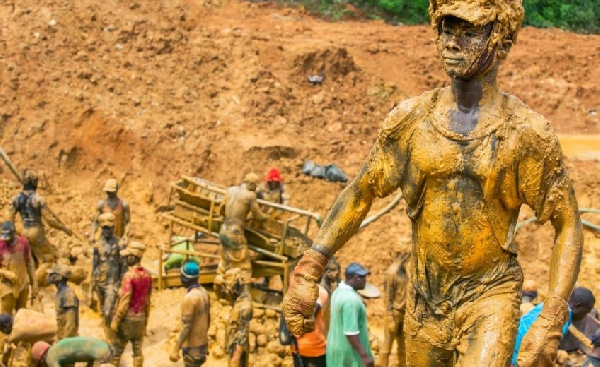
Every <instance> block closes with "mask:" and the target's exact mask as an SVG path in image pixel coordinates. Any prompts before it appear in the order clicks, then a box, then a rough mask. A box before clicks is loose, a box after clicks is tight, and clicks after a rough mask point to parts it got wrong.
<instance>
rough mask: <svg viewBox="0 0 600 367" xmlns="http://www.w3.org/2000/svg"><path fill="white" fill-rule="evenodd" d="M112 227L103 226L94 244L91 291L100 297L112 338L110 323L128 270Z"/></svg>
mask: <svg viewBox="0 0 600 367" xmlns="http://www.w3.org/2000/svg"><path fill="white" fill-rule="evenodd" d="M111 215H112V214H111ZM112 228H113V226H112V225H111V226H103V227H102V231H103V234H102V237H100V240H99V241H96V243H95V244H94V250H93V251H94V252H93V261H92V287H91V288H92V289H91V291H92V292H95V293H96V296H97V297H98V303H99V305H100V311H101V313H102V316H103V318H104V321H105V331H106V336H107V339H110V323H111V320H112V315H113V309H114V307H115V303H116V301H117V292H118V290H119V285H120V284H121V278H122V276H123V274H124V272H125V271H126V266H125V264H124V263H123V262H122V260H121V256H120V251H121V249H122V247H121V245H120V241H119V238H117V237H115V236H114V235H113V232H112ZM90 298H91V296H90Z"/></svg>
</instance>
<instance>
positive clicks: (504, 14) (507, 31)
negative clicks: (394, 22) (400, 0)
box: [429, 0, 525, 52]
mask: <svg viewBox="0 0 600 367" xmlns="http://www.w3.org/2000/svg"><path fill="white" fill-rule="evenodd" d="M446 16H454V17H456V18H460V19H464V20H466V21H469V22H471V23H473V24H475V25H477V26H484V25H486V24H488V23H492V22H494V28H493V31H492V35H491V36H490V43H489V49H488V51H490V52H491V51H492V50H493V49H494V48H495V47H496V46H497V45H499V44H500V43H501V42H502V40H504V39H507V38H508V39H510V40H512V42H513V44H514V43H516V42H517V33H519V31H520V30H521V24H522V23H523V18H524V17H525V11H524V10H523V4H522V0H430V2H429V19H430V20H431V25H432V26H433V28H434V29H435V31H436V32H438V31H439V27H440V23H441V21H442V19H443V18H444V17H446ZM438 33H439V32H438Z"/></svg>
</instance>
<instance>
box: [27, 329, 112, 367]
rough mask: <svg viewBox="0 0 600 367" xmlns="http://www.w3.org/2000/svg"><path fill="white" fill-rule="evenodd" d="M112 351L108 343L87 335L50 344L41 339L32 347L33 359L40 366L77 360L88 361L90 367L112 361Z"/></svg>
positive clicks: (53, 366) (60, 364) (59, 365)
mask: <svg viewBox="0 0 600 367" xmlns="http://www.w3.org/2000/svg"><path fill="white" fill-rule="evenodd" d="M111 354H112V352H111V349H110V345H108V343H106V342H104V341H102V340H100V339H96V338H90V337H87V336H76V337H74V338H65V339H63V340H61V341H59V342H58V343H56V344H53V345H52V346H50V345H49V344H48V343H46V342H43V341H40V342H37V343H35V344H34V345H33V347H32V348H31V359H32V360H34V361H36V362H38V366H48V367H62V366H65V365H69V364H71V363H76V362H88V367H92V366H96V365H99V364H101V363H110V361H111V358H112V355H111Z"/></svg>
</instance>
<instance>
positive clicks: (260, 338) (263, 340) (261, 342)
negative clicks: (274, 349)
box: [256, 334, 267, 347]
mask: <svg viewBox="0 0 600 367" xmlns="http://www.w3.org/2000/svg"><path fill="white" fill-rule="evenodd" d="M256 345H258V346H259V347H264V346H265V345H267V336H266V335H265V334H259V335H257V336H256Z"/></svg>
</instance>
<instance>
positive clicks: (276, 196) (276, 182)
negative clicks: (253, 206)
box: [256, 167, 290, 205]
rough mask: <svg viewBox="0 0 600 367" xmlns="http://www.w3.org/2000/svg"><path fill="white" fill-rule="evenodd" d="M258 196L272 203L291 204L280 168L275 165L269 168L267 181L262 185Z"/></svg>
mask: <svg viewBox="0 0 600 367" xmlns="http://www.w3.org/2000/svg"><path fill="white" fill-rule="evenodd" d="M256 197H257V198H259V199H262V200H266V201H270V202H272V203H277V204H283V205H290V197H289V195H288V194H287V192H286V191H285V187H284V186H283V179H282V178H281V173H280V172H279V169H277V168H275V167H273V168H271V169H269V172H267V177H266V178H265V182H264V183H262V184H261V185H260V187H259V189H258V192H257V193H256Z"/></svg>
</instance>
